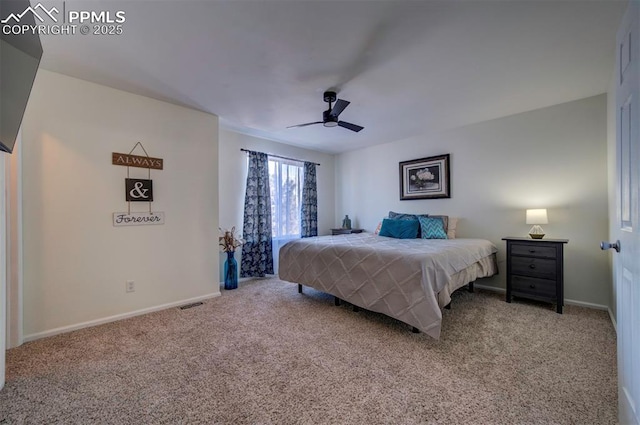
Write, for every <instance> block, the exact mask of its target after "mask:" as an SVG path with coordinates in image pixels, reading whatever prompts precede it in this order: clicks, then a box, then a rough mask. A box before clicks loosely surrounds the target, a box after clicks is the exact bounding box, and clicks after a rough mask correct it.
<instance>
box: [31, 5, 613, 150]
mask: <svg viewBox="0 0 640 425" xmlns="http://www.w3.org/2000/svg"><path fill="white" fill-rule="evenodd" d="M625 4H626V3H625V2H620V1H611V0H600V1H592V0H590V1H578V0H570V1H526V0H517V1H513V0H512V1H484V0H477V1H473V0H467V1H454V0H449V1H418V0H414V1H402V0H396V1H362V0H342V1H329V0H323V1H302V0H298V1H294V0H288V1H279V0H261V1H247V0H232V1H192V0H173V1H105V0H103V1H91V2H85V1H74V0H67V1H66V4H65V7H66V8H67V10H71V9H72V8H76V9H85V10H110V11H117V10H123V11H125V13H126V22H125V23H124V24H123V30H124V34H122V35H112V36H98V35H80V34H77V35H74V36H62V35H55V36H54V35H50V36H42V44H43V48H44V56H43V58H42V62H41V66H42V67H43V68H45V69H49V70H52V71H56V72H61V73H64V74H68V75H71V76H74V77H78V78H82V79H85V80H89V81H93V82H96V83H100V84H104V85H107V86H110V87H114V88H118V89H122V90H126V91H129V92H132V93H137V94H141V95H145V96H149V97H153V98H156V99H160V100H165V101H169V102H173V103H177V104H180V105H185V106H188V107H192V108H195V109H199V110H202V111H206V112H209V113H212V114H216V115H218V116H219V117H220V119H221V123H222V124H223V125H224V126H226V127H227V128H231V129H234V130H238V131H241V132H245V133H248V134H252V135H256V136H261V137H266V138H269V139H272V140H276V141H281V142H284V143H289V144H292V145H297V146H301V147H305V148H310V149H314V150H319V151H323V152H329V153H338V152H344V151H348V150H353V149H357V148H361V147H364V146H369V145H375V144H379V143H385V142H390V141H394V140H399V139H403V138H406V137H410V136H413V135H419V134H424V133H428V132H437V131H442V130H445V129H448V128H454V127H459V126H462V125H467V124H471V123H475V122H480V121H485V120H489V119H494V118H498V117H502V116H506V115H510V114H514V113H519V112H524V111H528V110H532V109H537V108H541V107H545V106H549V105H554V104H558V103H562V102H567V101H571V100H575V99H580V98H584V97H588V96H592V95H596V94H600V93H603V92H605V91H606V90H607V86H608V83H609V81H610V78H611V76H612V71H613V65H614V60H615V31H616V28H617V25H618V22H619V20H620V18H621V16H622V13H623V11H624V7H625ZM329 88H335V89H336V90H337V91H338V97H339V98H343V99H345V100H348V101H350V102H351V105H350V106H349V107H348V108H347V109H345V111H344V112H343V113H342V114H341V115H340V119H342V120H344V121H348V122H351V123H354V124H359V125H362V126H364V127H365V129H364V130H363V131H361V132H360V133H354V132H351V131H349V130H346V129H344V128H341V127H335V128H325V127H323V126H322V125H315V126H309V127H304V128H296V129H286V127H287V126H290V125H295V124H300V123H306V122H311V121H318V120H321V119H322V111H323V110H324V109H326V106H327V105H326V104H325V103H324V102H323V100H322V93H323V92H324V91H325V90H326V89H329Z"/></svg>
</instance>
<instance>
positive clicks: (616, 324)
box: [607, 308, 618, 334]
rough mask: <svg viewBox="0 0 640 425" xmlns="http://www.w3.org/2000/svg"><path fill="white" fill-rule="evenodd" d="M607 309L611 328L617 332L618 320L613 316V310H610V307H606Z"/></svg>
mask: <svg viewBox="0 0 640 425" xmlns="http://www.w3.org/2000/svg"><path fill="white" fill-rule="evenodd" d="M607 311H608V312H609V318H610V319H611V324H612V325H613V329H614V330H615V331H616V334H617V333H618V322H616V318H615V317H614V316H613V311H611V309H610V308H607Z"/></svg>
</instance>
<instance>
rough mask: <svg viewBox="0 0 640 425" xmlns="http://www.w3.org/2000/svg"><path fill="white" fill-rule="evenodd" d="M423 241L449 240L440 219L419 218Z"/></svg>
mask: <svg viewBox="0 0 640 425" xmlns="http://www.w3.org/2000/svg"><path fill="white" fill-rule="evenodd" d="M418 220H419V221H420V230H421V233H422V239H448V238H447V231H446V230H445V229H444V221H443V220H442V219H441V218H440V217H418Z"/></svg>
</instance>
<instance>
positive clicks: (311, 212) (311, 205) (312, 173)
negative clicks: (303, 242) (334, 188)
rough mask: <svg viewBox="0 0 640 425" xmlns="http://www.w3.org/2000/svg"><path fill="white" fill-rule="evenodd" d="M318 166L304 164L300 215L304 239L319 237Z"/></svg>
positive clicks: (311, 163) (308, 163)
mask: <svg viewBox="0 0 640 425" xmlns="http://www.w3.org/2000/svg"><path fill="white" fill-rule="evenodd" d="M316 181H317V180H316V164H314V163H313V162H305V163H304V186H303V187H302V213H301V215H300V220H301V222H302V223H301V229H300V233H301V234H302V237H303V238H308V237H311V236H318V185H317V183H316Z"/></svg>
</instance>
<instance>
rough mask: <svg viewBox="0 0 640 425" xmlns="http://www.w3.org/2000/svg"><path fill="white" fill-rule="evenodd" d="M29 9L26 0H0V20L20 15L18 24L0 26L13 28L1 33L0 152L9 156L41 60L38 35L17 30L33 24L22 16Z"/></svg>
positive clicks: (12, 21) (26, 16)
mask: <svg viewBox="0 0 640 425" xmlns="http://www.w3.org/2000/svg"><path fill="white" fill-rule="evenodd" d="M29 7H31V5H30V3H29V1H28V0H0V20H6V19H7V18H8V17H10V15H11V14H14V15H15V16H19V15H20V14H22V16H20V18H19V19H20V22H19V23H17V22H15V19H9V20H8V21H7V22H6V23H4V24H3V23H0V27H3V28H5V29H6V27H9V29H11V27H15V29H16V30H15V31H11V30H9V31H0V151H5V152H9V153H11V152H12V151H13V147H14V145H15V143H16V138H17V137H18V131H19V130H20V125H21V124H22V117H23V115H24V111H25V109H26V107H27V101H28V100H29V95H30V94H31V88H32V87H33V81H34V80H35V78H36V73H37V71H38V66H39V65H40V58H41V57H42V44H41V43H40V36H39V35H38V34H37V32H36V33H35V34H33V33H32V32H30V31H18V27H17V26H20V27H21V26H22V25H35V18H34V16H33V14H32V13H29V12H27V13H24V12H25V11H26V10H27V9H28V8H29ZM5 32H9V34H5ZM15 32H17V34H16V33H15Z"/></svg>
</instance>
